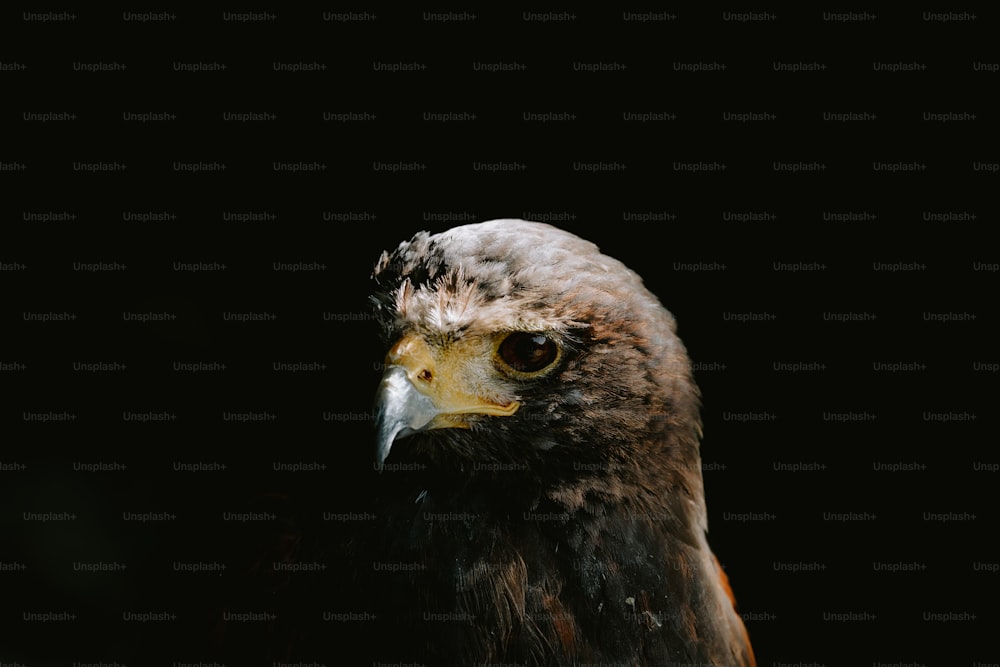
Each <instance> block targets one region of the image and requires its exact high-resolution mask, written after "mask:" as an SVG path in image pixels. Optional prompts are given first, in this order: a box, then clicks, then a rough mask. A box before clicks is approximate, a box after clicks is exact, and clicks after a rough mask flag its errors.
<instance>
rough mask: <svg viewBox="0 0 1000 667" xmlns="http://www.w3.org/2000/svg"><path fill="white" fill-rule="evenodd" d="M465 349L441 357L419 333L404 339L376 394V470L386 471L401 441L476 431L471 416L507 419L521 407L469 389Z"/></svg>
mask: <svg viewBox="0 0 1000 667" xmlns="http://www.w3.org/2000/svg"><path fill="white" fill-rule="evenodd" d="M468 363H473V362H472V361H470V355H467V354H463V351H462V350H461V349H458V350H450V351H449V352H448V353H447V354H446V355H441V356H436V355H435V354H434V353H433V351H432V350H431V348H430V346H429V345H427V343H426V342H425V341H424V340H423V338H421V337H420V336H417V335H415V334H410V335H407V336H404V337H403V338H401V339H400V340H399V341H397V342H396V344H395V345H393V346H392V349H390V350H389V353H388V354H387V355H386V357H385V373H384V374H383V375H382V382H381V383H380V384H379V387H378V391H377V392H376V394H375V434H376V447H375V467H376V468H377V469H381V468H382V465H383V463H385V460H386V458H387V457H388V456H389V451H390V450H391V449H392V445H393V443H394V442H395V441H396V440H397V439H399V438H405V437H406V436H409V435H412V434H414V433H419V432H421V431H429V430H431V429H438V428H471V426H470V424H469V422H468V420H467V417H468V416H469V415H473V414H478V415H493V416H501V417H506V416H510V415H512V414H514V413H515V412H517V409H518V408H519V407H520V403H518V402H517V401H509V402H507V403H503V404H500V403H497V402H496V401H494V400H491V399H489V398H484V397H481V396H478V395H477V394H476V392H475V391H473V390H471V389H470V388H468V387H466V383H465V382H464V381H463V378H465V377H466V376H467V373H466V372H463V370H464V366H465V365H466V364H468Z"/></svg>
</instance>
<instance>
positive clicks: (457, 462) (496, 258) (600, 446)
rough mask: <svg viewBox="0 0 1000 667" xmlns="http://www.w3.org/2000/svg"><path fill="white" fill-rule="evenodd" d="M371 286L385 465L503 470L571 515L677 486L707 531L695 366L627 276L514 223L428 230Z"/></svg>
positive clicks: (383, 263)
mask: <svg viewBox="0 0 1000 667" xmlns="http://www.w3.org/2000/svg"><path fill="white" fill-rule="evenodd" d="M373 278H374V280H375V282H376V284H377V289H376V292H375V294H374V295H373V297H372V301H373V304H374V310H375V315H376V318H377V320H378V322H379V325H380V329H381V333H382V335H383V337H384V341H385V344H386V348H387V354H386V357H385V365H384V375H383V378H382V382H381V384H380V386H379V389H378V393H377V398H376V406H375V415H376V430H377V447H376V454H375V457H376V464H377V465H379V466H381V465H382V464H384V463H385V462H386V461H387V460H388V461H392V460H394V458H395V457H403V458H405V459H412V458H418V459H419V460H421V461H422V462H424V463H426V464H427V465H430V466H459V467H461V468H462V469H463V470H465V471H467V472H469V473H470V474H471V473H472V472H474V471H475V470H486V471H491V470H492V471H496V470H503V471H505V472H508V473H513V474H522V475H523V476H524V477H528V478H531V479H534V480H537V481H538V483H539V484H540V485H542V486H544V487H546V491H547V492H549V493H550V494H560V495H562V496H563V497H564V498H565V499H567V501H568V502H571V501H572V498H574V497H575V498H577V504H578V503H579V502H582V496H583V494H585V493H589V492H594V493H598V494H601V495H608V494H610V495H614V496H617V497H619V498H621V497H624V496H628V495H629V494H637V493H638V494H640V495H641V494H646V493H653V494H660V493H662V491H663V489H664V485H669V486H671V487H672V488H673V489H675V490H680V491H682V493H681V494H680V495H681V496H682V497H683V498H684V499H685V500H686V502H687V503H689V504H690V506H689V508H688V509H689V510H690V511H693V513H694V516H692V517H689V518H694V519H696V521H694V522H692V523H700V524H704V506H703V500H702V497H703V494H702V485H701V484H702V483H701V466H700V458H699V454H698V441H699V438H700V434H701V424H700V419H699V415H698V411H699V399H698V390H697V387H696V386H695V384H694V382H693V380H692V376H691V370H690V363H689V361H688V358H687V354H686V352H685V349H684V346H683V344H682V343H681V341H680V339H679V338H678V336H677V334H676V331H675V323H674V319H673V317H672V316H671V315H670V313H668V312H667V310H666V309H664V308H663V306H662V305H661V304H660V302H659V301H658V299H657V298H656V297H655V296H654V295H653V294H652V293H650V292H649V290H647V289H646V288H645V287H644V286H643V283H642V280H641V279H640V278H639V276H638V275H636V274H635V273H634V272H633V271H631V270H630V269H628V268H627V267H626V266H625V265H624V264H622V263H621V262H619V261H618V260H615V259H613V258H611V257H608V256H606V255H603V254H601V252H600V251H599V250H598V248H597V246H595V245H594V244H592V243H590V242H588V241H585V240H583V239H581V238H579V237H577V236H575V235H573V234H571V233H569V232H566V231H563V230H561V229H558V228H555V227H552V226H550V225H546V224H541V223H535V222H527V221H524V220H506V219H505V220H491V221H489V222H483V223H480V224H472V225H465V226H461V227H456V228H453V229H450V230H448V231H445V232H443V233H440V234H435V235H430V234H428V233H427V232H421V233H418V234H417V235H416V236H414V237H413V238H412V239H411V240H410V241H406V242H404V243H402V244H400V246H399V247H398V248H396V249H395V250H394V251H392V252H385V253H383V254H382V256H381V257H380V258H379V260H378V262H377V263H376V266H375V270H374V273H373ZM403 458H401V459H400V460H403ZM633 497H634V495H633ZM685 513H686V512H685Z"/></svg>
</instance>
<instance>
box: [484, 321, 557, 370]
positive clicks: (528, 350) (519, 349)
mask: <svg viewBox="0 0 1000 667" xmlns="http://www.w3.org/2000/svg"><path fill="white" fill-rule="evenodd" d="M497 355H498V356H499V357H500V359H501V361H503V362H504V363H505V364H507V365H508V366H510V367H511V368H513V369H514V370H515V371H517V372H518V373H536V372H538V371H540V370H542V369H543V368H546V367H547V366H550V365H551V364H552V362H554V361H555V360H556V358H557V357H558V356H559V346H557V345H556V344H555V343H554V342H553V341H552V339H550V338H548V337H547V336H543V335H542V334H538V333H528V332H525V331H515V332H514V333H512V334H510V335H509V336H507V337H506V338H504V339H503V342H502V343H500V347H499V348H498V349H497Z"/></svg>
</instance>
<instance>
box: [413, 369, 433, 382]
mask: <svg viewBox="0 0 1000 667" xmlns="http://www.w3.org/2000/svg"><path fill="white" fill-rule="evenodd" d="M417 377H418V378H420V379H421V380H423V381H424V382H430V381H431V380H433V379H434V374H433V373H431V372H430V370H429V369H427V368H425V369H424V370H422V371H420V373H419V374H418V375H417Z"/></svg>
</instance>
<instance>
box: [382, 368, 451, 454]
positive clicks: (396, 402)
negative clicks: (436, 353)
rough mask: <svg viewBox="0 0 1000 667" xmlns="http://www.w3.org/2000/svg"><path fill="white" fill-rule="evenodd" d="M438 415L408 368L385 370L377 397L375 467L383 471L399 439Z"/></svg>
mask: <svg viewBox="0 0 1000 667" xmlns="http://www.w3.org/2000/svg"><path fill="white" fill-rule="evenodd" d="M438 414H440V410H438V409H437V407H435V405H434V401H432V400H431V399H430V397H429V396H426V395H425V394H422V393H420V392H419V391H417V388H416V387H414V386H413V383H412V382H410V378H409V377H408V376H407V374H406V369H405V368H403V367H402V366H389V367H388V368H386V370H385V373H384V374H383V375H382V382H381V383H380V384H379V387H378V392H376V394H375V437H376V447H375V468H376V469H378V470H381V469H382V464H383V463H385V459H386V458H387V457H388V456H389V450H391V449H392V443H393V442H395V441H396V438H405V437H406V436H408V435H412V434H414V433H417V432H419V431H421V430H423V429H424V428H425V427H426V426H427V425H428V424H430V422H431V420H432V419H434V417H436V416H437V415H438Z"/></svg>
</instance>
